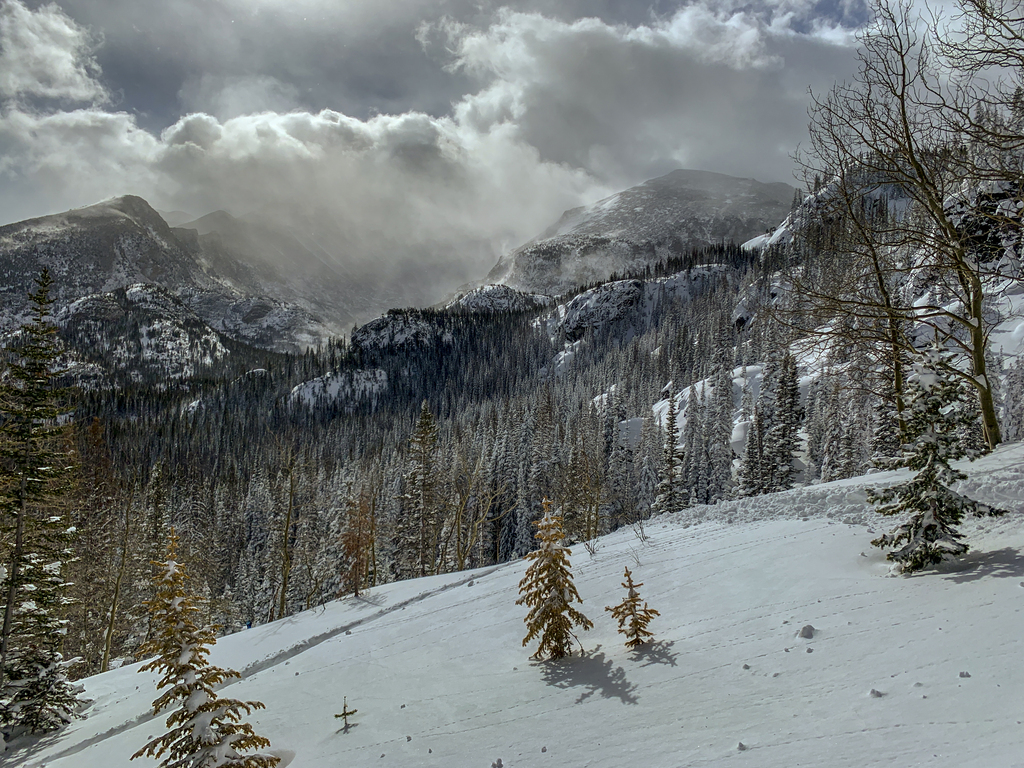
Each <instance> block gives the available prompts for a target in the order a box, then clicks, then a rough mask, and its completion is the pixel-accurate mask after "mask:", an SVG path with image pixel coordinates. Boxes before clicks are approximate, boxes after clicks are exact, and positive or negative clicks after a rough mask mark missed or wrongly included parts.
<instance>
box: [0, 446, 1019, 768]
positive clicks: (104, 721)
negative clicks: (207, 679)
mask: <svg viewBox="0 0 1024 768" xmlns="http://www.w3.org/2000/svg"><path fill="white" fill-rule="evenodd" d="M1022 466H1024V445H1011V446H1005V447H1003V448H1001V449H1000V450H999V451H997V452H996V453H995V454H993V455H991V456H989V457H986V458H984V459H982V460H980V461H978V462H976V463H975V464H974V465H968V466H967V469H968V471H969V473H970V475H971V478H970V480H969V481H967V485H968V491H969V492H970V493H972V494H975V495H977V496H978V497H979V498H982V499H985V500H987V501H990V502H997V503H999V504H1001V505H1003V506H1008V507H1010V508H1011V509H1012V510H1013V512H1012V513H1011V514H1010V515H1008V516H1006V517H1004V518H1001V519H995V520H993V519H986V520H984V521H971V522H970V523H968V524H967V526H966V528H967V532H968V539H969V541H970V542H971V544H972V547H973V550H974V551H973V552H972V553H971V554H969V555H968V556H967V557H965V558H964V559H963V560H962V561H961V562H959V563H956V564H951V565H949V566H946V567H943V568H941V569H939V570H938V571H933V572H929V573H927V574H925V575H921V576H917V577H913V578H889V577H888V567H887V564H886V562H885V561H884V559H883V556H882V554H881V553H880V552H878V551H877V550H875V549H873V548H872V547H871V546H870V545H869V543H868V541H869V539H870V538H871V536H872V533H871V530H870V529H865V524H867V525H878V524H879V523H880V522H881V521H880V520H879V519H877V516H876V515H875V514H874V513H873V512H872V511H871V510H870V508H869V507H867V506H866V505H865V502H864V485H865V484H866V483H871V484H874V483H882V482H886V481H887V480H891V479H893V478H894V477H895V476H896V473H891V474H890V473H886V474H878V475H875V476H872V477H871V478H870V479H868V478H856V479H854V480H846V481H840V482H837V483H831V484H825V485H820V486H813V487H810V488H806V489H800V490H796V491H791V492H788V493H784V494H776V495H770V496H763V497H756V498H753V499H743V500H739V501H736V502H732V503H730V504H728V505H719V506H716V507H696V508H692V509H689V510H686V511H684V512H683V513H679V514H676V515H666V516H662V517H660V518H657V519H656V520H654V521H652V522H650V523H648V524H647V525H646V533H647V535H648V538H647V540H646V541H641V540H640V539H639V538H638V537H637V536H634V533H633V531H632V530H630V529H629V528H626V529H622V530H620V531H618V532H616V533H614V534H612V535H610V536H607V537H604V538H602V539H600V540H599V541H598V542H597V547H596V554H595V555H593V556H590V555H588V554H587V553H586V551H585V550H584V549H583V548H582V547H574V548H573V555H572V563H573V566H574V573H575V576H576V584H577V586H578V587H579V589H580V592H581V595H582V597H583V600H584V605H583V606H582V609H583V611H584V612H585V613H586V614H587V615H588V616H589V617H590V618H591V619H592V620H593V621H594V622H595V624H596V627H595V629H594V630H593V631H591V632H588V633H584V634H583V635H582V636H581V640H582V641H583V644H584V646H585V648H586V653H585V654H584V655H582V656H575V657H572V658H569V659H567V660H565V661H562V662H559V663H536V662H532V661H530V660H529V653H530V652H531V651H532V649H529V648H523V647H522V646H521V638H522V637H523V634H524V628H523V622H522V616H523V615H524V612H523V611H522V609H520V608H517V607H516V606H514V605H513V602H514V600H515V597H516V585H517V583H518V580H519V579H520V578H521V576H522V574H523V571H524V569H525V565H526V564H525V563H524V562H523V561H518V562H513V563H509V564H506V565H503V566H498V567H493V568H486V569H481V570H478V571H474V572H466V573H457V574H449V575H445V576H437V577H431V578H426V579H414V580H410V581H404V582H398V583H394V584H389V585H387V586H384V587H379V588H375V589H373V590H371V591H370V592H369V593H368V594H367V595H365V596H364V597H362V598H360V599H354V598H346V599H343V600H338V601H334V602H332V603H330V604H328V605H327V606H326V607H325V608H323V609H314V610H311V611H306V612H304V613H301V614H297V615H294V616H291V617H289V618H287V619H285V620H282V621H277V622H273V623H270V624H267V625H264V626H260V627H257V628H255V629H252V630H248V631H244V632H241V633H238V634H236V635H232V636H230V637H226V638H223V639H222V640H221V641H220V643H219V644H218V645H217V646H216V647H215V649H214V651H213V653H212V655H211V661H212V662H213V663H215V664H221V665H227V666H233V667H235V668H237V669H239V670H241V671H242V672H243V677H242V679H241V680H240V681H237V682H234V683H231V684H230V685H229V686H227V687H226V688H225V695H230V696H233V697H237V698H243V699H259V700H262V701H264V702H265V703H266V704H267V709H266V710H263V711H260V712H255V713H253V716H252V717H251V718H250V721H251V722H252V723H253V724H254V726H255V728H256V731H257V732H258V733H261V734H264V735H266V736H268V737H269V738H270V739H271V740H272V742H273V750H274V751H276V753H277V754H279V755H281V756H282V757H283V758H284V760H283V765H292V766H296V768H298V766H303V767H304V768H321V766H322V767H323V768H328V766H331V767H333V766H337V765H344V766H356V767H358V766H401V767H402V768H405V767H406V766H424V767H432V766H437V767H438V768H449V767H452V768H460V767H461V766H465V767H466V768H477V767H478V766H487V765H497V764H498V760H499V759H500V761H501V763H500V764H501V765H502V766H503V768H517V767H519V766H521V767H526V766H544V765H549V766H569V765H572V766H583V765H586V766H590V767H591V768H600V767H603V766H607V767H608V768H613V767H614V768H618V767H619V766H622V765H624V764H626V763H627V762H628V763H629V764H631V765H643V766H659V767H660V766H666V767H667V766H678V765H687V766H718V765H724V764H726V763H727V761H738V762H736V764H737V765H740V764H742V765H749V766H758V767H759V768H791V766H794V765H829V766H831V767H832V768H865V767H870V766H879V767H880V766H889V765H893V764H901V765H914V766H948V765H957V766H963V767H965V768H972V767H977V768H990V767H991V766H995V765H1006V766H1009V765H1015V764H1017V763H1018V762H1019V760H1020V755H1021V752H1022V748H1024V729H1022V727H1021V724H1020V712H1021V708H1022V706H1024V672H1022V671H1021V668H1020V664H1019V663H1018V656H1019V653H1018V648H1017V645H1018V643H1017V638H1019V636H1020V633H1021V631H1024V616H1022V613H1021V610H1020V608H1019V604H1020V600H1021V586H1020V582H1022V579H1024V565H1022V560H1021V555H1020V550H1021V547H1022V546H1024V504H1022V499H1024V470H1022V469H1021V467H1022ZM626 566H628V567H629V568H630V569H631V570H632V571H633V572H634V575H635V577H636V579H637V580H639V581H643V582H644V586H643V587H642V589H641V590H640V593H641V597H642V598H643V599H644V600H647V601H649V603H650V605H651V607H653V608H656V609H658V610H659V611H660V612H661V616H660V617H659V618H657V619H656V620H655V621H654V622H653V623H652V625H651V628H652V629H653V631H654V632H655V635H656V638H657V641H658V642H657V643H656V644H655V645H653V646H651V647H649V648H648V649H646V650H644V651H641V652H639V653H636V654H634V653H630V652H628V651H627V650H626V649H625V648H624V647H623V644H622V637H621V636H620V635H618V634H616V631H615V625H614V622H613V621H612V620H611V619H610V618H609V617H608V616H607V614H605V612H604V611H603V606H605V605H613V604H615V603H617V602H618V601H619V600H620V599H621V598H622V597H623V590H622V589H621V587H620V586H619V582H620V581H621V577H622V570H623V568H624V567H626ZM806 625H812V626H813V628H814V629H813V637H812V638H810V639H805V638H801V637H798V635H799V634H800V631H801V629H802V628H803V627H805V626H806ZM137 666H138V665H132V666H130V667H126V668H122V669H118V670H114V671H112V672H109V673H106V674H104V675H100V676H97V677H93V678H89V679H87V680H85V681H84V682H85V685H86V690H87V693H88V695H89V696H90V697H92V698H93V699H94V703H93V704H92V706H91V707H90V708H89V709H88V710H87V712H86V714H87V718H86V719H85V720H82V721H77V722H75V723H73V724H71V725H70V726H68V727H67V728H66V729H64V730H63V731H61V732H60V733H58V734H57V735H55V736H52V737H48V738H46V739H44V740H42V741H39V742H36V743H35V744H33V745H31V746H28V745H25V744H24V743H23V744H22V749H23V750H24V751H18V752H14V753H13V755H12V756H13V757H14V759H15V760H16V761H18V762H17V764H18V765H21V766H24V767H25V768H41V766H43V765H46V766H48V768H64V767H67V768H71V766H74V768H110V766H127V765H128V764H129V763H128V758H129V756H130V755H131V754H132V752H134V751H135V750H136V749H138V748H139V747H140V746H141V745H142V744H143V743H145V741H146V740H147V739H148V738H150V737H151V736H153V735H155V734H157V733H158V732H159V731H160V729H162V727H163V725H162V722H161V719H160V718H153V717H152V716H151V715H150V714H149V705H150V702H151V701H152V700H153V699H154V698H155V696H156V693H155V688H154V680H155V678H154V677H153V675H152V674H151V673H147V674H143V675H139V674H137V673H136V669H137ZM873 691H874V692H875V693H872V692H873ZM343 697H347V698H348V704H349V706H350V707H353V708H356V709H358V710H359V713H358V714H357V715H356V716H355V717H354V718H353V724H352V727H351V728H350V729H349V730H348V732H342V731H340V730H339V727H340V723H339V722H338V721H337V720H335V719H334V718H333V716H332V715H333V713H336V712H340V711H341V704H342V698H343ZM741 744H742V747H741V746H740V745H741ZM15 746H17V745H15Z"/></svg>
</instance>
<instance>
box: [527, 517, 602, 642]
mask: <svg viewBox="0 0 1024 768" xmlns="http://www.w3.org/2000/svg"><path fill="white" fill-rule="evenodd" d="M536 525H537V527H538V531H537V540H538V541H539V542H540V548H539V549H535V550H534V551H533V552H530V553H529V554H528V555H526V558H527V559H528V560H532V561H533V562H531V563H530V566H529V567H528V568H527V569H526V575H525V576H523V580H522V581H520V582H519V594H520V595H521V597H520V598H519V599H518V600H516V605H524V604H525V605H528V606H529V607H530V611H529V613H527V615H526V618H525V619H524V621H525V622H526V627H527V632H526V637H524V638H523V645H524V646H525V645H526V644H527V643H529V642H530V641H531V640H533V639H534V638H535V637H537V636H538V635H540V645H539V646H538V647H537V652H536V653H535V654H533V658H535V659H541V658H544V657H547V658H550V659H560V658H562V657H563V656H570V655H572V640H573V639H576V642H579V638H577V637H576V635H575V634H573V631H572V628H573V626H574V625H575V626H579V627H583V629H590V628H591V627H593V626H594V623H593V622H592V621H590V619H588V618H587V617H586V616H584V615H583V614H582V613H580V612H579V611H578V610H576V609H575V608H573V607H572V605H571V604H572V603H573V602H577V603H582V602H583V600H581V599H580V593H579V592H578V591H577V590H576V585H575V584H573V581H572V571H571V570H570V569H569V555H570V554H571V552H570V550H569V549H568V548H567V547H563V546H562V539H564V538H565V531H564V530H563V529H562V518H561V516H560V515H555V514H552V512H551V502H550V501H548V500H547V499H545V500H544V516H543V517H542V518H541V519H540V520H539V521H538V522H537V523H536ZM580 647H581V648H582V644H581V645H580Z"/></svg>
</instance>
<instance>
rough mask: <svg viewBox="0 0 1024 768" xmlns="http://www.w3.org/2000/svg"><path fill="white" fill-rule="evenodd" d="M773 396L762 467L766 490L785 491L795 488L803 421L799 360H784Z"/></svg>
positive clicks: (784, 358)
mask: <svg viewBox="0 0 1024 768" xmlns="http://www.w3.org/2000/svg"><path fill="white" fill-rule="evenodd" d="M773 394H774V402H773V407H772V409H771V414H772V416H773V419H772V423H771V424H770V425H769V426H768V429H767V432H766V433H765V438H764V452H763V455H762V468H763V470H764V471H765V472H766V477H765V479H766V482H767V488H766V490H768V491H784V490H786V489H788V488H792V487H793V481H794V479H795V477H794V472H795V470H794V467H793V461H794V459H795V458H796V450H797V443H798V438H797V431H798V430H799V429H800V423H801V421H802V420H803V411H802V409H801V408H800V390H799V381H798V379H797V370H796V359H795V358H794V357H793V355H791V354H790V353H789V352H787V353H786V354H785V355H783V357H782V363H781V365H780V367H779V371H778V379H777V381H776V382H775V386H774V388H773Z"/></svg>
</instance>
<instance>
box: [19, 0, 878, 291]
mask: <svg viewBox="0 0 1024 768" xmlns="http://www.w3.org/2000/svg"><path fill="white" fill-rule="evenodd" d="M379 5H381V4H376V3H374V4H371V3H369V2H362V0H359V1H358V2H351V3H343V4H341V3H328V2H323V1H322V0H298V1H296V0H290V1H289V2H287V3H285V2H283V0H258V1H254V0H246V1H245V2H244V3H243V2H241V0H222V1H221V2H219V3H202V4H200V3H197V2H192V1H191V0H168V1H167V2H163V3H153V2H148V1H147V2H139V1H138V0H135V1H134V2H132V3H127V2H96V1H95V0H93V1H92V2H89V3H85V2H73V1H72V0H66V2H65V3H63V4H62V5H60V6H58V5H56V4H52V3H51V4H46V5H34V6H30V5H28V4H26V3H23V2H21V0H2V2H0V98H2V99H3V106H2V111H0V218H2V219H3V220H4V221H14V220H17V219H20V218H25V217H27V216H32V215H39V214H43V213H47V212H52V211H56V210H62V209H66V208H69V207H74V206H80V205H85V204H89V203H92V202H94V201H96V200H99V199H103V198H105V197H110V196H113V195H118V194H125V193H133V194H139V195H141V196H143V197H145V198H146V199H148V200H150V202H152V203H153V204H154V205H155V206H157V207H158V208H162V209H165V210H171V209H181V210H185V211H189V212H192V213H194V214H196V215H202V214H204V213H206V212H208V211H211V210H215V209H226V210H228V211H230V212H232V213H234V214H236V215H244V214H253V213H255V214H258V215H260V216H261V217H270V218H277V219H279V220H281V221H282V222H284V223H288V224H290V225H292V226H301V227H305V228H306V229H307V230H308V231H309V232H310V233H311V235H313V236H317V237H320V238H323V239H324V240H327V241H329V242H327V243H324V244H325V246H327V249H328V250H329V251H332V252H334V253H336V254H337V255H338V258H339V260H342V261H346V262H351V263H367V264H372V265H374V267H375V268H379V267H380V266H381V265H384V264H387V265H390V266H391V268H392V269H393V270H394V271H395V274H396V275H402V274H407V273H408V272H409V268H410V267H415V265H417V264H420V265H422V264H428V263H429V264H432V265H441V269H440V271H441V272H443V273H444V278H443V279H442V280H440V281H439V282H443V283H452V282H453V281H458V280H460V279H470V278H472V277H479V276H482V274H483V273H485V272H486V270H487V268H488V267H489V266H490V265H491V264H492V263H493V261H494V260H495V259H496V258H497V256H498V255H500V253H501V252H503V251H504V250H507V249H508V248H510V247H513V246H515V245H518V244H519V243H521V242H523V241H524V240H526V239H528V238H529V237H531V236H533V235H535V234H537V232H539V231H540V230H542V229H543V228H544V227H545V226H547V225H548V224H550V223H551V221H552V220H554V219H555V218H557V216H558V215H559V213H560V212H561V211H562V210H563V209H565V208H568V207H571V206H574V205H579V204H582V203H585V202H589V201H591V200H594V199H597V198H598V197H601V196H603V195H605V194H608V193H610V192H612V191H615V190H617V189H621V188H623V187H626V186H629V185H631V184H634V183H637V182H639V181H642V180H644V179H646V178H649V177H651V176H654V175H658V174H660V173H665V172H668V171H670V170H672V169H673V168H676V167H690V168H703V169H707V170H715V171H721V172H725V173H730V174H733V175H742V176H753V177H755V178H758V179H761V180H763V181H775V180H782V181H790V180H791V176H792V172H791V166H792V163H791V160H790V154H791V153H792V151H793V150H794V148H795V147H796V145H797V143H798V142H799V141H800V140H801V139H802V138H803V134H804V132H805V126H806V104H807V89H808V86H812V87H814V88H815V89H817V90H821V89H824V88H828V87H829V86H831V84H832V82H834V81H835V80H836V79H839V78H842V77H845V76H847V75H848V73H849V71H850V70H851V68H852V64H853V50H852V44H851V43H852V37H851V34H852V31H853V29H854V27H855V26H856V25H857V24H858V23H862V22H863V18H862V17H861V16H860V15H859V14H860V13H861V11H860V6H859V5H857V4H855V3H849V4H841V3H829V4H827V7H826V5H822V4H814V3H810V2H801V1H800V0H795V1H793V2H788V1H787V2H763V3H762V4H760V5H756V6H751V5H750V4H743V5H740V4H738V3H737V4H731V3H728V2H718V3H712V2H703V3H692V4H686V5H680V6H673V7H662V6H656V7H653V8H652V7H650V6H648V5H637V6H635V7H634V6H629V5H628V4H613V3H608V4H607V6H608V7H604V6H603V5H602V4H600V3H585V4H584V3H582V2H581V3H576V4H573V3H558V4H556V3H553V2H548V3H542V2H537V3H530V4H520V5H518V6H516V8H511V7H489V6H487V5H486V4H484V5H481V4H470V3H464V4H462V3H457V2H449V3H436V2H433V3H431V2H425V0H424V1H418V0H402V1H401V2H395V3H388V4H382V5H384V6H385V8H384V9H380V8H379V7H378V6H379ZM140 8H144V9H145V10H146V12H147V13H149V19H148V22H146V23H145V24H144V25H143V26H140V22H142V21H143V19H142V18H141V17H140V15H139V13H140V10H139V9H140ZM584 12H586V13H589V14H599V15H591V16H583V15H582V14H583V13H584ZM8 64H10V66H8ZM147 84H148V87H147ZM143 91H145V95H143ZM154 94H158V95H159V98H157V96H154Z"/></svg>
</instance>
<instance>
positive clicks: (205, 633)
mask: <svg viewBox="0 0 1024 768" xmlns="http://www.w3.org/2000/svg"><path fill="white" fill-rule="evenodd" d="M177 548H178V540H177V536H176V535H175V534H174V532H173V531H172V532H171V536H170V540H169V542H168V545H167V557H166V560H164V561H163V562H160V563H155V565H156V572H155V574H154V577H153V582H154V589H155V593H156V594H155V596H154V597H153V599H152V600H151V601H149V604H148V606H149V610H150V616H151V619H152V626H153V635H152V637H151V638H150V639H149V641H148V642H146V643H145V644H144V645H143V647H142V649H141V650H142V652H143V653H144V654H150V653H152V654H155V658H153V659H152V660H150V661H149V662H147V663H146V664H144V665H143V666H142V667H141V668H140V669H139V671H140V672H145V671H149V670H157V671H159V672H161V673H162V674H163V677H161V679H160V681H159V682H158V683H157V690H162V689H164V688H167V689H168V690H166V691H164V692H163V693H162V694H161V695H160V696H159V697H157V699H156V701H154V702H153V714H154V715H159V714H160V713H161V712H163V711H165V710H167V709H171V708H173V711H172V712H171V714H170V716H168V718H167V722H166V725H167V728H168V731H167V733H165V734H163V735H161V736H158V737H157V738H155V739H153V740H152V741H150V742H149V743H148V744H146V745H145V746H144V747H143V748H142V749H140V750H139V751H138V752H136V753H135V754H134V755H132V760H134V759H135V758H137V757H144V756H145V757H155V758H161V757H164V755H165V754H166V755H167V756H166V757H164V759H163V760H162V761H161V763H160V765H161V768H273V766H276V765H277V764H278V763H279V762H280V760H281V759H280V758H279V757H276V756H275V755H267V754H261V753H256V754H248V755H246V754H243V753H245V752H249V751H251V750H254V749H260V748H263V747H269V746H270V740H269V739H267V738H265V737H263V736H259V735H257V734H256V733H255V732H254V731H253V729H252V726H251V725H249V724H248V723H245V722H242V717H243V716H244V715H248V714H250V713H252V711H253V710H254V709H263V708H264V705H263V704H262V703H261V702H259V701H239V700H237V699H226V698H220V697H218V696H217V694H216V693H215V692H214V688H216V687H217V686H219V685H220V684H221V683H223V682H224V681H225V680H228V679H230V678H232V677H238V676H239V675H238V673H237V672H235V671H234V670H230V669H221V668H220V667H215V666H213V665H212V664H210V663H209V662H208V661H207V658H206V657H207V656H208V655H209V653H210V650H209V646H211V645H213V644H214V643H216V642H217V638H216V637H215V635H214V633H213V630H212V629H210V628H209V627H205V628H204V627H200V626H198V625H197V623H196V620H197V618H198V614H199V612H200V609H199V607H198V606H197V605H196V601H195V598H194V597H192V595H191V594H190V593H189V590H188V585H187V577H186V571H185V567H184V565H183V564H182V563H180V562H178V560H177V556H178V555H177Z"/></svg>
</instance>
